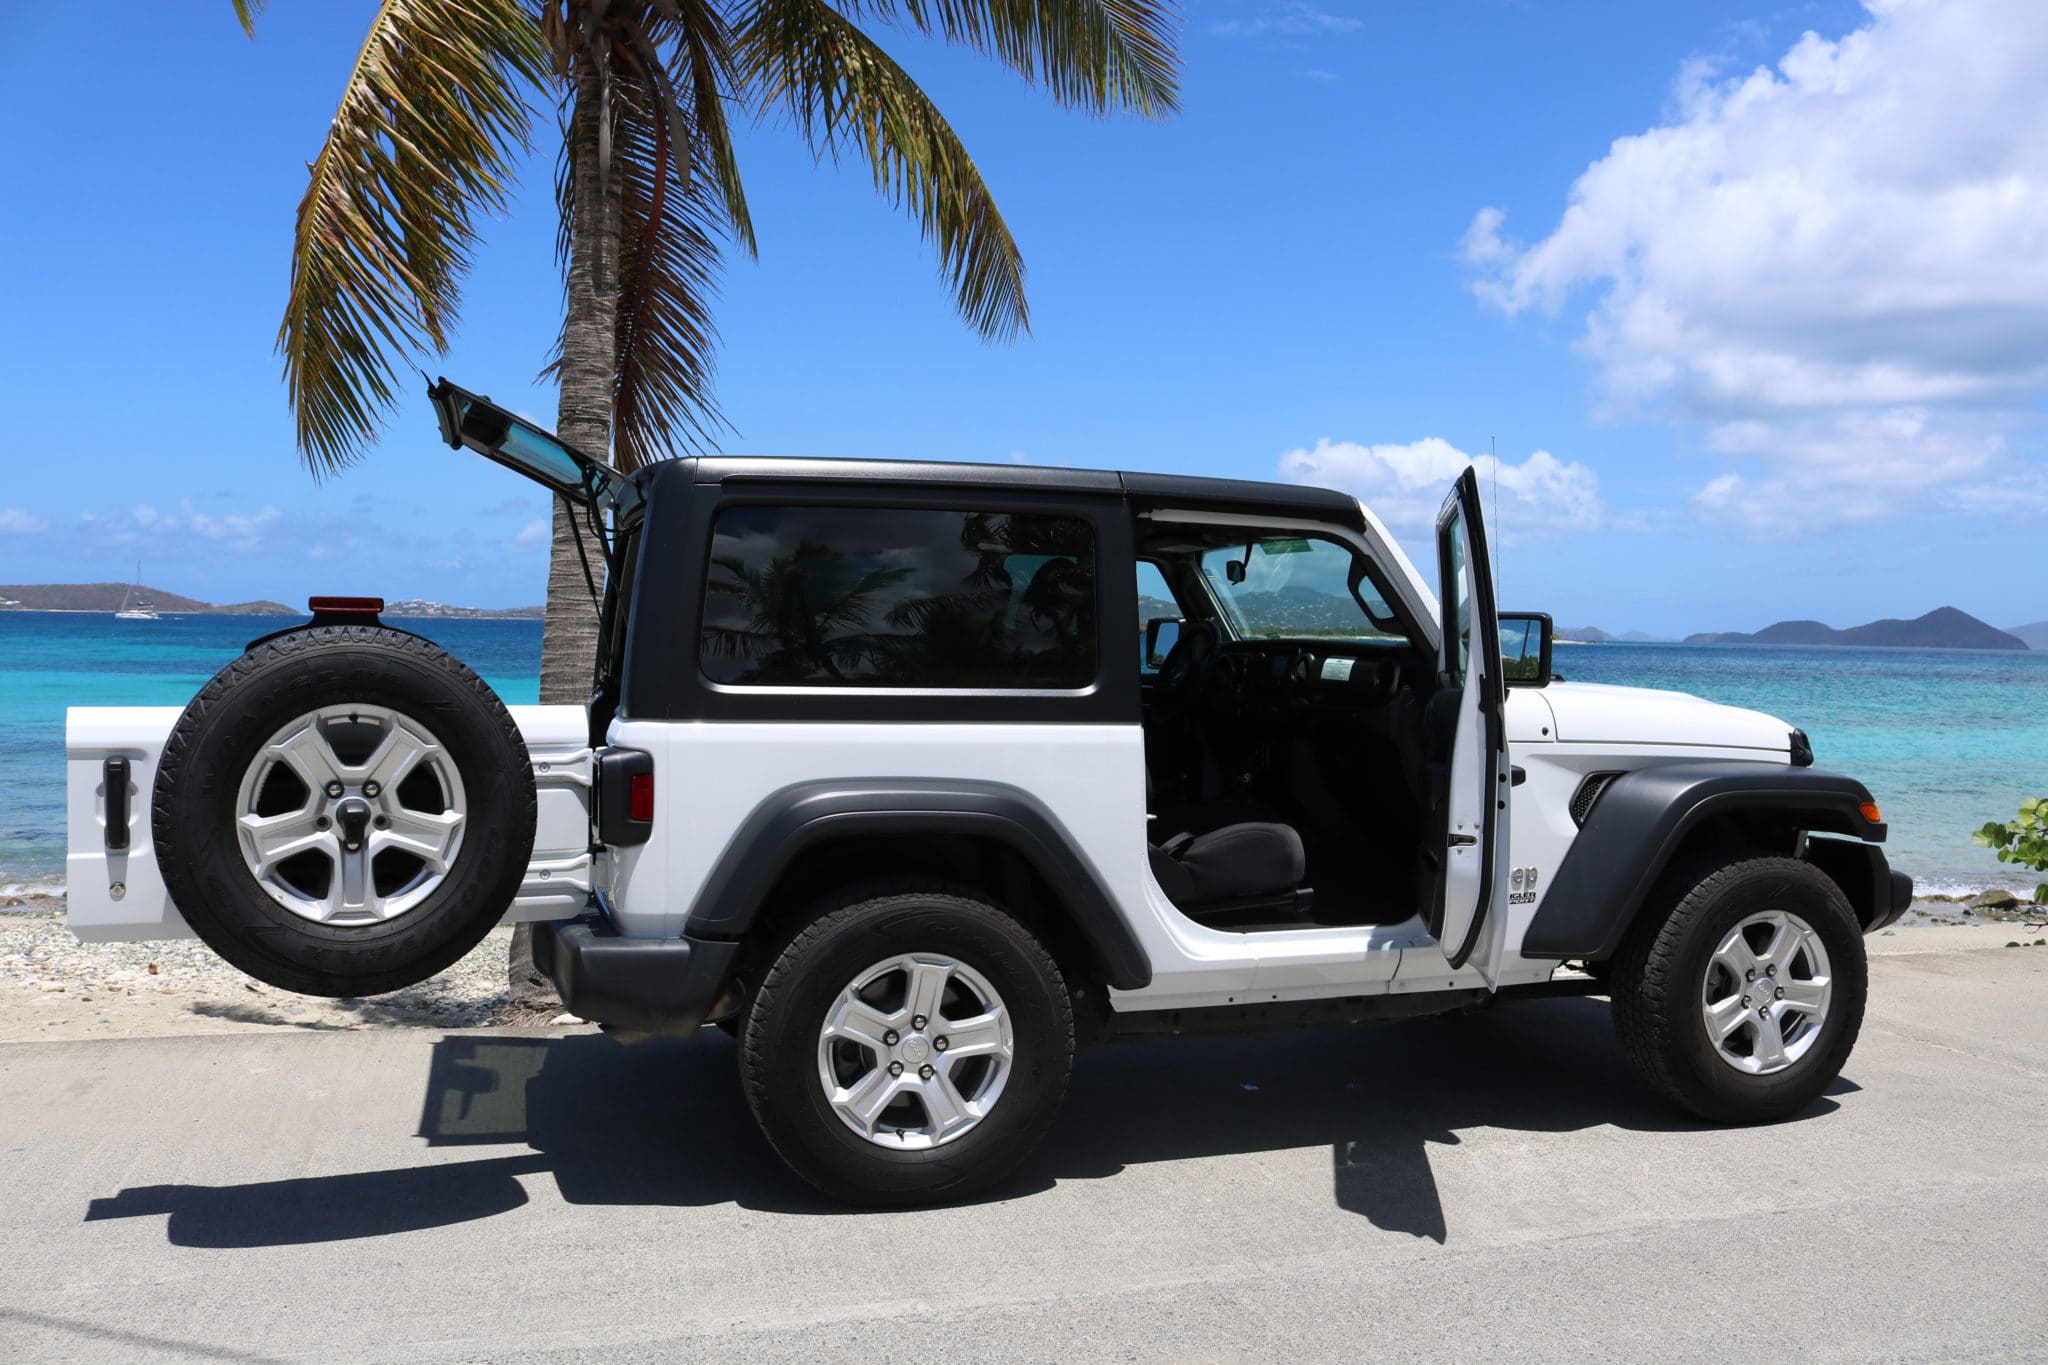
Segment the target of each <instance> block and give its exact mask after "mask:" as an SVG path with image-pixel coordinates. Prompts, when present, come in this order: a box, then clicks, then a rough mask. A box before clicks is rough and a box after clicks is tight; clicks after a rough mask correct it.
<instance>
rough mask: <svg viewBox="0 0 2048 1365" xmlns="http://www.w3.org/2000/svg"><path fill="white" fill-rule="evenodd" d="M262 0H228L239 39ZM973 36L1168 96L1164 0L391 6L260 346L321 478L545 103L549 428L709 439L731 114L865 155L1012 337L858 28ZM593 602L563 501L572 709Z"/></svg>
mask: <svg viewBox="0 0 2048 1365" xmlns="http://www.w3.org/2000/svg"><path fill="white" fill-rule="evenodd" d="M267 3H268V0H234V5H235V10H236V13H237V14H238V16H239V17H240V19H241V22H242V26H243V28H244V29H245V30H247V31H249V32H251V33H253V32H254V27H253V26H254V21H255V17H256V14H257V13H258V12H259V11H261V10H262V9H263V8H264V7H265V6H266V5H267ZM856 20H860V21H873V22H877V23H881V24H888V25H893V26H895V27H898V28H902V29H908V30H910V31H912V32H914V33H917V34H920V35H925V36H931V37H936V38H939V39H941V40H943V41H945V42H948V43H953V44H957V45H960V46H964V47H967V48H971V49H973V50H975V51H977V52H980V53H983V54H985V55H987V56H988V57H990V58H992V59H993V60H995V61H997V62H998V63H1000V64H1002V65H1004V66H1007V67H1009V68H1010V69H1011V70H1012V71H1014V72H1015V73H1016V74H1017V75H1019V76H1020V77H1022V78H1023V79H1024V80H1025V81H1027V82H1031V83H1034V84H1039V85H1042V86H1043V87H1044V88H1045V89H1046V91H1047V92H1048V93H1049V94H1050V95H1051V96H1052V98H1053V99H1054V100H1055V101H1057V102H1058V103H1060V104H1062V105H1065V106H1068V107H1070V108H1074V109H1079V110H1081V111H1084V112H1086V113H1089V114H1093V115H1098V116H1101V115H1106V114H1109V113H1111V112H1114V111H1119V110H1128V111H1132V112H1135V113H1138V114H1141V115H1144V116H1147V117H1160V116H1163V115H1165V114H1167V113H1170V112H1172V111H1173V110H1174V109H1175V108H1176V107H1177V102H1178V92H1177V87H1176V80H1177V75H1178V67H1179V59H1178V55H1177V52H1176V48H1175V28H1176V15H1175V11H1174V10H1173V8H1172V7H1171V0H1029V2H1027V3H1021V4H1020V3H1005V2H1004V0H943V2H942V3H936V4H934V3H932V2H931V0H837V3H836V4H835V3H833V2H832V0H382V2H381V3H380V4H379V5H378V6H377V9H376V12H375V15H374V17H373V18H372V20H371V23H370V31H369V35H368V36H367V37H366V38H365V39H364V42H363V47H362V51H361V52H360V54H359V55H358V56H357V59H356V64H355V67H354V69H353V70H352V71H351V72H350V73H349V78H348V81H347V84H346V85H345V86H344V87H343V90H342V96H341V105H340V108H339V109H338V110H337V111H336V113H335V117H334V121H333V123H332V124H331V125H330V126H329V128H328V131H327V136H326V138H325V140H324V141H323V142H322V144H321V147H320V152H319V155H318V156H317V157H316V158H315V159H314V161H313V162H312V163H311V166H310V168H309V169H310V176H311V179H310V183H309V184H308V185H307V188H306V195H305V198H304V199H303V200H302V201H301V202H300V205H299V212H298V223H297V230H296V235H295V237H294V240H293V246H292V266H291V288H290V292H289V295H288V297H287V301H286V304H285V314H284V320H283V322H282V323H281V324H280V326H279V329H278V349H279V351H280V353H281V354H282V356H283V358H284V371H285V383H286V388H287V389H288V391H289V396H290V402H291V407H292V411H293V414H294V416H295V418H296V420H297V434H298V444H299V448H300V451H301V452H302V454H303V455H304V457H305V459H306V461H307V463H308V465H309V466H310V467H311V468H312V470H313V472H314V473H315V474H316V475H319V474H322V473H325V472H328V471H331V470H334V469H337V468H339V467H341V466H343V465H345V464H347V463H349V462H350V461H352V460H354V459H355V458H356V457H358V456H359V455H360V454H361V453H362V451H363V449H364V448H365V447H366V446H367V445H369V444H370V443H371V442H372V441H374V440H375V437H376V430H377V425H378V422H379V421H380V420H381V419H382V417H383V416H384V415H385V414H386V413H387V412H388V410H389V409H390V407H391V405H392V403H393V401H394V398H395V393H396V389H397V386H398V385H399V384H400V383H401V382H402V380H401V374H402V373H403V372H404V371H405V370H406V369H407V368H408V367H409V365H410V363H411V362H413V361H415V360H417V359H421V358H424V357H426V356H427V355H430V354H432V355H438V354H442V353H445V351H446V350H447V347H448V339H449V335H450V332H451V330H452V328H453V326H454V324H455V321H456V318H457V315H458V314H459V312H460V307H461V286H462V281H463V276H464V274H465V272H466V270H467V267H468V265H469V261H470V257H471V254H472V252H473V251H474V249H475V247H476V245H477V241H478V235H479V221H478V220H479V218H480V216H483V215H488V214H491V213H496V212H499V211H502V210H503V209H505V208H506V207H507V206H508V204H509V201H510V195H511V190H512V181H513V173H514V170H515V168H516V161H517V159H518V157H519V156H520V155H521V154H522V153H523V152H525V151H527V150H529V149H530V147H531V133H532V128H533V124H534V119H535V108H534V105H533V103H532V102H531V101H532V100H533V99H534V98H535V97H536V96H537V97H539V98H540V99H541V100H543V101H546V102H551V103H553V104H555V105H556V106H557V108H558V109H559V112H560V127H561V132H562V144H561V149H560V155H559V156H558V158H557V170H556V174H555V199H556V206H557V210H558V212H559V215H560V227H559V231H558V234H557V239H556V240H557V255H558V257H559V259H560V263H561V266H562V271H563V281H564V291H563V297H564V310H563V320H562V327H561V332H560V334H559V337H558V338H557V341H556V345H555V348H554V351H553V354H552V356H551V358H550V359H549V360H548V362H547V366H546V369H545V370H544V371H543V373H545V374H549V375H552V376H553V377H554V378H555V379H556V380H557V381H558V383H559V385H560V407H559V412H558V416H557V421H556V427H557V430H558V431H559V432H560V434H561V436H562V437H563V439H564V440H566V441H568V442H569V443H570V444H571V445H573V446H577V447H579V448H581V449H583V450H586V451H590V452H593V453H598V454H601V453H603V452H605V451H606V450H609V451H610V452H611V457H612V460H613V462H614V463H616V464H617V465H619V466H620V467H622V468H624V469H627V470H632V469H635V468H637V467H639V466H640V465H641V464H643V463H645V462H647V461H648V460H651V459H655V458H659V457H660V456H661V455H662V454H663V453H666V452H671V451H675V450H678V449H682V450H692V449H700V448H703V447H704V446H705V445H706V444H708V443H709V442H710V441H711V440H712V439H713V438H715V437H716V435H717V434H718V433H719V432H720V431H721V430H722V429H723V421H722V419H721V417H720V415H719V411H718V407H717V405H716V403H715V401H714V400H713V398H712V395H711V386H710V381H711V373H712V363H713V352H714V348H715V344H716V340H717V337H716V331H715V329H714V327H713V323H712V318H711V303H712V295H713V292H714V289H715V285H716V281H717V277H718V273H719V270H720V268H721V266H722V264H723V260H724V255H725V252H726V251H727V250H728V249H730V248H737V249H738V250H739V251H741V252H743V253H745V254H747V255H749V256H751V255H753V254H754V252H755V243H754V230H753V223H752V220H751V218H750V217H749V214H748V210H747V202H746V196H745V192H744V190H743V189H742V186H741V183H740V174H739V166H738V162H737V159H736V157H735V155H734V148H733V136H732V129H733V119H734V117H735V116H743V117H751V118H754V119H757V120H764V121H765V120H774V119H777V118H781V119H785V120H786V121H787V122H788V124H789V125H790V126H791V127H792V128H793V130H794V131H795V132H796V134H797V135H798V136H800V137H802V138H803V139H804V141H805V142H806V143H807V144H808V145H809V146H810V147H811V149H812V150H813V152H814V153H816V154H818V155H819V156H820V157H821V158H822V157H825V156H828V155H829V156H831V157H832V158H834V159H837V158H838V157H839V156H840V155H841V154H842V153H844V154H848V155H851V156H853V157H856V158H858V159H860V160H861V161H864V162H865V163H866V164H867V167H868V169H869V171H870V172H871V174H872V176H873V179H874V184H875V188H876V189H877V190H878V191H879V192H881V193H882V194H884V195H886V196H888V197H889V198H890V199H892V200H893V201H895V202H896V203H897V204H898V205H900V206H901V207H902V208H903V209H904V210H905V211H906V212H907V213H908V214H909V216H910V217H911V218H912V219H913V220H914V221H915V222H916V223H917V224H918V226H919V228H920V229H921V230H922V232H923V234H924V236H925V238H926V239H927V240H928V241H930V242H932V243H933V244H934V245H935V246H936V247H937V248H938V254H939V259H940V262H941V265H942V268H943V271H944V273H945V275H946V277H947V279H948V281H949V282H950V284H951V286H952V290H953V294H954V298H955V302H956V304H957V306H958V308H959V311H960V314H961V316H962V318H963V319H964V320H965V321H966V322H967V324H968V325H969V326H971V327H973V328H974V329H975V331H977V332H978V333H980V334H981V335H982V336H983V337H986V338H989V339H992V340H1000V339H1007V338H1009V337H1012V336H1014V335H1015V334H1017V333H1018V332H1020V331H1024V330H1027V329H1028V327H1029V322H1030V315H1029V311H1028V308H1027V306H1026V303H1025V297H1024V264H1023V258H1022V256H1021V254H1020V253H1019V251H1018V249H1017V244H1016V242H1015V241H1014V240H1012V238H1011V236H1010V231H1009V228H1008V227H1007V226H1005V224H1004V222H1003V217H1002V214H1001V212H1000V211H999V210H998V209H997V208H996V203H995V200H994V198H993V196H992V195H991V194H990V192H989V189H988V186H987V185H986V184H984V183H983V181H982V178H981V173H980V172H979V171H978V170H976V168H975V165H974V161H973V159H972V158H971V157H969V156H968V154H967V149H966V148H965V147H964V146H962V145H961V142H960V139H959V137H958V136H957V135H956V134H955V133H954V131H953V129H952V128H951V127H950V126H949V125H948V124H947V122H946V120H945V118H944V117H943V116H942V115H941V114H940V112H939V111H938V109H937V108H936V107H935V106H934V105H933V104H932V102H931V100H930V99H929V98H928V97H927V96H926V95H925V93H924V92H923V91H922V90H920V89H919V88H918V86H917V84H916V82H915V81H913V80H912V79H911V78H910V76H909V75H908V74H907V73H906V72H905V71H904V70H903V68H901V67H900V66H898V65H897V64H896V63H895V61H894V60H892V59H891V58H890V56H889V55H888V53H887V52H885V51H884V50H883V49H882V47H881V46H880V45H879V44H878V43H876V41H875V40H874V39H873V38H872V37H871V36H869V34H868V33H867V32H866V31H865V30H864V29H863V28H862V27H861V26H860V24H858V23H856ZM596 634H597V614H596V608H595V604H594V603H593V602H592V601H591V598H590V593H589V590H588V587H587V586H586V580H585V577H584V568H583V561H582V559H581V558H580V556H579V552H578V545H577V542H576V539H575V537H574V535H573V534H572V528H571V526H570V523H569V519H568V510H567V508H566V506H565V505H563V504H560V503H558V504H557V506H556V507H555V509H554V536H553V543H552V553H551V556H550V560H549V566H548V591H547V620H546V624H545V627H544V631H543V635H542V646H541V700H542V701H569V702H576V701H581V700H583V698H584V696H585V695H586V694H587V692H588V690H589V687H590V680H591V661H592V659H593V658H595V655H596V649H595V643H596Z"/></svg>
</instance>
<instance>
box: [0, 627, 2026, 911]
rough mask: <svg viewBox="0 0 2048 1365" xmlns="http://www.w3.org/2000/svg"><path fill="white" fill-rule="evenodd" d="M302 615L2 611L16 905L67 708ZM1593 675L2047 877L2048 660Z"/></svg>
mask: <svg viewBox="0 0 2048 1365" xmlns="http://www.w3.org/2000/svg"><path fill="white" fill-rule="evenodd" d="M298 619H300V618H296V617H287V618H275V619H273V618H268V617H256V616H184V617H176V616H165V617H163V618H162V619H160V620H157V621H116V620H114V619H113V618H112V617H111V616H105V615H99V614H92V613H72V612H20V611H14V612H0V894H12V895H19V894H22V893H24V892H33V891H54V890H57V889H59V888H60V887H61V885H62V882H63V869H64V708H66V707H67V706H178V705H183V704H184V703H185V702H186V701H187V700H189V699H190V698H191V696H192V694H193V693H194V692H195V691H196V690H197V689H198V688H199V686H200V684H202V683H203V682H204V681H205V680H206V679H207V678H208V677H210V676H211V675H212V674H213V673H214V671H215V670H217V669H218V668H220V666H221V665H223V664H225V663H226V662H227V661H228V660H229V659H231V658H233V657H234V656H235V654H237V653H238V652H239V651H240V650H241V648H242V646H243V645H244V644H245V643H246V642H247V641H249V640H251V639H253V638H255V637H256V636H258V635H263V634H266V633H268V632H269V631H272V630H275V629H277V628H279V627H280V626H284V625H289V624H291V623H292V622H293V621H295V620H298ZM402 624H403V625H404V626H405V627H406V628H407V629H410V630H415V631H418V632H419V633H420V634H422V635H425V636H427V637H428V638H429V639H432V640H434V641H436V642H437V643H439V644H441V645H442V646H444V647H445V648H447V649H448V650H450V651H451V652H453V653H454V654H455V655H456V656H457V657H459V658H461V659H462V660H463V661H464V662H466V663H467V664H468V665H469V666H470V667H471V668H473V669H475V670H476V671H477V672H478V673H479V674H481V675H482V676H483V678H484V679H485V680H486V681H487V682H489V683H490V684H491V686H492V687H493V688H495V689H496V690H497V692H498V695H499V696H501V697H503V698H504V699H505V700H506V701H508V702H512V703H519V702H531V701H534V700H535V699H536V698H537V697H538V695H539V692H540V622H538V621H487V620H452V619H451V620H438V619H437V620H414V621H406V622H403V623H402ZM1556 666H1557V670H1558V672H1560V673H1563V674H1564V675H1566V676H1567V677H1569V678H1571V679H1573V680H1576V681H1584V682H1605V683H1622V684H1627V685H1631V686H1636V687H1661V688H1669V689H1672V690H1675V691H1680V692H1691V693H1693V694H1695V695H1697V696H1702V697H1707V698H1709V699H1711V700H1714V701H1721V702H1727V703H1729V704H1731V705H1735V706H1747V707H1753V708H1755V709H1756V710H1759V711H1767V712H1769V713H1771V714H1772V715H1775V716H1779V717H1782V718H1783V719H1784V720H1785V721H1786V722H1787V723H1788V724H1792V725H1797V726H1800V727H1802V728H1803V729H1804V730H1805V731H1806V733H1807V734H1808V735H1809V736H1810V737H1811V738H1812V740H1813V747H1814V753H1815V755H1816V756H1817V762H1818V764H1819V765H1820V766H1822V767H1832V768H1837V769H1840V770H1842V771H1844V772H1848V773H1850V774H1852V775H1854V776H1856V777H1858V778H1860V779H1862V780H1863V781H1864V782H1865V783H1866V784H1868V786H1869V787H1870V789H1871V790H1872V791H1873V792H1874V793H1875V794H1876V796H1877V799H1878V801H1879V803H1880V804H1881V805H1882V806H1883V808H1884V813H1885V817H1886V819H1887V820H1888V821H1889V822H1890V824H1891V844H1890V855H1891V859H1892V863H1893V865H1894V866H1895V867H1898V868H1900V869H1901V870H1903V871H1906V872H1909V873H1911V874H1912V875H1913V878H1914V880H1915V882H1916V883H1917V885H1918V886H1919V888H1920V890H1922V891H1925V892H1957V891H1964V890H1979V889H1982V888H1984V887H1988V886H2008V887H2012V888H2014V889H2022V888H2024V887H2027V886H2030V885H2031V883H2030V882H2029V881H2027V880H2026V879H2025V878H2024V877H2023V876H2021V875H2017V874H2015V873H2014V872H2013V871H2012V870H2010V869H2007V868H2004V867H2001V866H2000V865H1999V864H1998V862H1996V861H1995V860H1994V859H1993V858H1992V857H1991V855H1990V854H1989V853H1988V852H1986V851H1984V850H1982V849H1978V848H1975V847H1972V846H1971V843H1970V831H1971V830H1973V829H1975V828H1976V827H1977V826H1979V825H1981V824H1982V823H1983V822H1984V821H1986V820H1991V819H1999V820H2003V819H2007V818H2009V817H2010V816H2011V815H2012V814H2013V812H2014V811H2015V810H2016V809H2017V808H2018V806H2019V803H2020V800H2021V798H2022V797H2026V796H2048V651H2034V652H2027V653H2020V652H2014V653H1998V652H1976V651H1959V650H1912V649H1840V648H1833V649H1799V648H1791V647H1784V646H1740V645H1651V644H1630V645H1572V646H1565V645H1560V646H1559V647H1558V650H1557V665H1556Z"/></svg>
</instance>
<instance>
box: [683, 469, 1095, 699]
mask: <svg viewBox="0 0 2048 1365" xmlns="http://www.w3.org/2000/svg"><path fill="white" fill-rule="evenodd" d="M1095 568H1096V559H1095V534H1094V528H1093V527H1092V526H1091V525H1090V524H1089V523H1088V521H1087V520H1086V519H1084V518H1081V517H1076V516H1061V515H1056V514H1045V513H1023V512H986V511H981V512H977V511H967V510H962V511H943V512H941V511H928V510H923V509H909V508H885V507H746V506H742V507H729V508H727V509H725V510H724V511H722V512H720V513H719V515H718V519H717V521H716V523H715V524H714V526H713V528H712V537H711V568H710V573H709V574H708V576H707V578H706V582H705V596H704V616H703V634H702V639H701V648H700V651H699V653H700V656H701V660H702V668H703V671H704V675H705V677H707V678H709V679H710V680H711V681H712V682H714V683H730V684H740V685H754V686H785V687H787V686H809V687H915V688H1018V689H1072V688H1080V687H1086V686H1088V685H1089V684H1091V683H1093V682H1094V681H1095V675H1096V647H1095V638H1096V629H1095V608H1096V572H1095Z"/></svg>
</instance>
